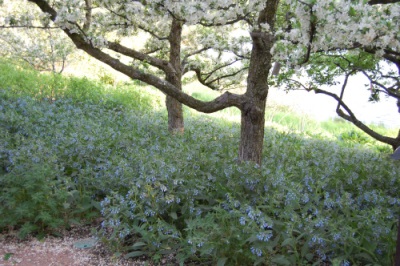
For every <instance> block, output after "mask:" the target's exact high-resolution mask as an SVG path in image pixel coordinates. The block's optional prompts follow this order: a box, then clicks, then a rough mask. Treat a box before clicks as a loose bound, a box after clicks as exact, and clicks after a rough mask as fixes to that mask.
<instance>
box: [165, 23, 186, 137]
mask: <svg viewBox="0 0 400 266" xmlns="http://www.w3.org/2000/svg"><path fill="white" fill-rule="evenodd" d="M181 38H182V23H181V22H180V21H178V20H177V19H173V20H172V24H171V31H170V35H169V37H168V40H169V43H170V54H169V63H170V64H171V66H172V68H173V69H174V71H173V72H169V73H167V74H166V80H167V81H168V82H170V83H171V84H173V85H174V86H175V87H176V88H178V89H179V90H182V69H181ZM165 104H166V106H167V111H168V130H169V131H170V132H171V133H172V134H181V133H183V131H184V128H185V126H184V121H183V110H182V103H180V102H179V101H178V100H176V99H174V98H173V97H171V96H168V95H167V97H166V101H165Z"/></svg>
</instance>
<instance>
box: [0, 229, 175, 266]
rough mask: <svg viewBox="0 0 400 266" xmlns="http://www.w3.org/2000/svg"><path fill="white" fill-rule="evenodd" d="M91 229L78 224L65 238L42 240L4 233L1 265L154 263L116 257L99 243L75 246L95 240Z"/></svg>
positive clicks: (94, 265) (63, 233) (1, 241)
mask: <svg viewBox="0 0 400 266" xmlns="http://www.w3.org/2000/svg"><path fill="white" fill-rule="evenodd" d="M90 231H91V228H90V227H89V226H85V227H75V228H73V229H72V230H70V231H65V232H62V235H63V236H62V237H52V236H49V237H46V238H44V239H43V240H41V241H39V240H37V239H36V238H33V237H29V238H28V239H26V240H19V239H18V238H17V237H16V235H15V234H13V233H10V234H0V266H12V265H18V266H50V265H54V266H75V265H76V266H78V265H79V266H83V265H85V266H92V265H93V266H99V265H116V266H117V265H118V266H124V265H134V266H136V265H138V266H139V265H151V264H148V263H146V262H145V261H144V260H143V259H144V258H142V260H135V261H133V260H125V259H123V258H116V257H115V256H113V254H112V253H111V252H109V251H107V249H106V248H105V247H104V246H103V245H102V244H99V243H97V244H96V245H95V246H94V247H91V248H77V247H75V244H76V243H79V241H82V240H85V239H91V237H92V235H91V233H90ZM164 262H165V263H166V264H165V265H167V262H166V261H164ZM169 265H171V264H169Z"/></svg>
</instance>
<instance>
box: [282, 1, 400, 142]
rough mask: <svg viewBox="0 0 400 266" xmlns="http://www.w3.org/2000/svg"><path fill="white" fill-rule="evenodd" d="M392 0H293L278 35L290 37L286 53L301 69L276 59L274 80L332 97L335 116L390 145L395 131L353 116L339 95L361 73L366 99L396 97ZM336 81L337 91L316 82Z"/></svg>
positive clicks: (398, 60)
mask: <svg viewBox="0 0 400 266" xmlns="http://www.w3.org/2000/svg"><path fill="white" fill-rule="evenodd" d="M346 2H347V3H346ZM397 2H398V1H370V2H369V4H370V5H368V4H364V3H355V2H354V3H353V2H352V1H340V2H335V3H334V2H332V3H329V2H328V1H325V2H324V1H322V2H321V1H318V2H316V1H309V2H305V1H293V4H294V5H296V9H295V10H296V12H297V13H296V12H295V13H291V14H290V16H291V21H290V22H289V23H288V28H290V30H289V31H286V32H284V33H282V35H284V37H286V38H283V39H284V40H285V41H287V40H290V45H289V46H292V48H293V50H294V51H295V53H294V54H292V56H293V55H294V56H296V57H297V59H296V60H297V62H298V65H299V66H301V69H294V68H293V65H291V64H290V63H289V64H288V63H287V61H286V62H284V61H281V62H283V63H282V65H284V66H283V68H286V69H285V70H286V71H285V70H284V71H282V72H281V74H280V76H279V77H278V84H280V85H284V86H286V88H287V89H289V90H291V89H299V88H300V89H305V90H308V91H314V92H315V93H321V94H324V95H328V96H330V97H332V98H333V99H334V100H336V101H337V108H336V113H337V114H338V115H339V116H340V117H342V118H343V119H345V120H347V121H349V122H351V123H353V124H354V125H355V126H357V127H358V128H359V129H361V130H362V131H364V132H365V133H367V134H368V135H369V136H371V137H373V138H374V139H376V140H378V141H381V142H383V143H386V144H389V145H390V146H392V148H393V150H395V149H396V148H397V147H399V146H400V131H399V134H398V135H397V136H396V137H389V136H383V135H381V134H380V133H378V132H376V131H374V130H373V129H372V128H371V127H369V126H368V125H366V124H365V123H363V122H362V121H360V120H359V119H358V118H357V116H356V115H355V114H354V112H353V111H352V110H351V108H350V106H349V105H347V104H346V103H345V101H344V100H343V96H344V93H345V90H346V88H347V87H348V80H349V79H350V78H352V77H354V76H355V75H356V74H362V75H363V76H365V77H366V78H367V80H368V81H369V82H368V84H366V87H367V88H368V89H369V90H370V92H371V97H370V101H379V99H380V95H381V94H384V95H385V96H387V97H393V98H395V99H397V101H399V99H400V78H399V73H400V49H399V48H400V45H399V40H400V35H399V32H398V29H399V26H400V17H399V16H398V12H399V9H400V8H399V4H398V3H397ZM389 3H393V4H389ZM394 3H397V4H394ZM378 4H386V5H378ZM375 5H377V6H375ZM302 13H308V14H309V17H310V18H311V20H309V21H307V20H303V21H302V19H301V18H302V17H303V15H302ZM328 21H336V22H337V23H334V24H330V23H328ZM333 36H334V37H333ZM304 39H306V41H304ZM321 39H323V42H322V43H321ZM304 43H306V44H307V45H304ZM282 47H285V48H286V49H287V47H288V46H282ZM298 74H301V75H302V77H303V78H302V79H301V81H300V79H298V78H296V76H298ZM304 77H307V79H305V78H304ZM339 79H342V80H343V81H342V80H339ZM305 80H306V81H305ZM340 83H341V84H342V85H341V92H340V94H339V95H337V94H335V93H333V92H330V91H327V90H324V89H322V88H321V87H322V86H324V85H328V86H334V85H338V84H340Z"/></svg>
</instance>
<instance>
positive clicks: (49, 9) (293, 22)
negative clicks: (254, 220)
mask: <svg viewBox="0 0 400 266" xmlns="http://www.w3.org/2000/svg"><path fill="white" fill-rule="evenodd" d="M29 2H31V3H34V4H35V5H36V6H37V7H38V8H39V9H40V10H41V11H42V15H41V16H42V20H43V17H45V18H48V19H49V20H51V21H52V22H53V23H54V24H55V25H56V26H59V27H60V28H61V29H63V31H64V32H65V33H66V34H67V36H68V37H69V38H70V39H71V40H72V41H73V42H74V44H75V45H76V46H77V48H79V49H82V50H84V51H85V52H86V53H88V54H89V55H91V56H92V57H94V58H96V59H98V60H99V61H101V62H104V63H106V64H108V65H109V66H111V67H112V68H114V69H116V70H117V71H119V72H121V73H124V74H125V75H127V76H129V77H131V78H132V79H137V80H140V81H143V82H145V83H147V84H149V85H152V86H154V87H156V88H157V89H159V90H161V91H162V92H164V93H165V94H166V95H167V96H168V97H167V108H168V110H169V119H170V124H169V125H170V129H172V130H177V131H181V130H182V129H183V118H182V115H181V109H180V108H181V107H180V103H183V104H185V105H187V106H189V107H191V108H194V109H196V110H198V111H200V112H204V113H211V112H215V111H218V110H221V109H224V108H227V107H232V106H233V107H237V108H238V109H240V111H241V138H240V147H239V160H240V161H254V162H256V163H258V164H260V163H261V157H262V147H263V137H264V121H265V118H264V116H265V104H266V99H267V96H268V89H269V82H270V81H271V79H270V69H271V65H272V62H273V61H278V62H280V63H281V64H282V65H284V66H289V69H291V68H292V67H296V66H301V65H303V64H304V63H305V62H311V63H312V61H310V58H312V56H313V55H314V54H317V53H322V54H326V55H329V54H331V53H333V54H335V53H340V52H346V51H348V50H355V49H368V48H372V49H373V50H374V54H375V55H376V57H377V58H382V57H385V55H387V54H388V52H387V51H398V49H397V48H398V45H399V40H398V39H399V38H398V31H397V30H396V29H398V24H397V21H398V13H399V6H398V4H390V5H387V6H386V7H382V5H369V4H368V3H366V1H349V0H342V1H334V0H319V1H316V0H281V1H279V0H250V1H242V0H202V1H200V0H191V1H183V0H147V1H145V0H143V1H142V0H123V1H115V0H85V1H84V0H67V1H58V0H52V1H50V0H29ZM389 6H390V7H389ZM35 19H36V21H37V18H35V17H33V18H32V20H31V21H35ZM3 23H7V21H3ZM31 23H32V22H31ZM396 25H397V26H396ZM243 29H245V30H246V32H247V35H244V34H243ZM140 31H143V32H145V33H146V34H147V40H148V41H147V42H146V44H145V47H144V48H143V49H139V48H135V47H133V44H132V43H124V42H123V40H122V37H124V36H130V37H131V39H130V40H131V42H140V39H139V38H138V33H139V32H140ZM378 33H379V34H378ZM247 48H248V49H247ZM225 55H226V56H225ZM390 55H391V56H393V54H390ZM394 56H398V54H396V53H395V54H394ZM127 57H128V58H130V59H129V60H126V58H127ZM244 71H246V74H247V76H246V82H245V84H244V85H245V86H246V91H245V93H244V94H241V95H238V94H233V93H230V92H225V93H223V94H222V95H221V96H219V97H217V98H216V99H214V100H212V101H209V102H204V101H200V100H197V99H195V98H193V97H191V96H190V95H188V94H186V93H185V92H183V91H182V88H181V81H182V77H183V75H184V74H186V73H187V72H194V73H195V76H196V77H197V79H198V80H199V81H200V82H201V83H202V84H204V85H206V86H208V87H210V88H212V89H224V88H226V87H229V86H230V85H234V84H240V80H241V77H242V75H243V73H244ZM173 120H176V121H177V122H176V123H174V122H173Z"/></svg>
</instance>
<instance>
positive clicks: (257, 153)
mask: <svg viewBox="0 0 400 266" xmlns="http://www.w3.org/2000/svg"><path fill="white" fill-rule="evenodd" d="M265 103H266V100H265V99H264V100H260V101H257V103H254V105H253V104H250V103H249V104H247V108H244V110H242V114H241V117H242V119H241V130H240V146H239V161H241V162H242V161H252V162H255V163H256V164H258V165H261V159H262V151H263V144H264V127H265Z"/></svg>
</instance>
